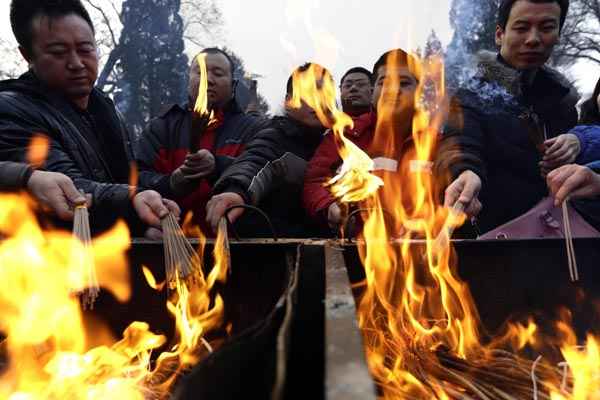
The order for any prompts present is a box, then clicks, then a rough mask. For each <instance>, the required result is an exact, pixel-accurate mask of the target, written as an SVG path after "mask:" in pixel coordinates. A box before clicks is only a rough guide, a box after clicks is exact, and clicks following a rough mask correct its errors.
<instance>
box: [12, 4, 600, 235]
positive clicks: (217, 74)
mask: <svg viewBox="0 0 600 400" xmlns="http://www.w3.org/2000/svg"><path fill="white" fill-rule="evenodd" d="M568 4H569V2H568V1H567V0H503V1H502V2H501V4H500V7H499V10H498V19H497V26H496V36H495V39H496V44H497V46H498V52H496V53H492V52H481V53H479V54H477V56H476V60H475V64H476V67H475V70H476V73H474V74H473V76H472V77H471V78H469V79H468V80H466V81H465V82H461V85H460V86H459V87H458V88H457V90H456V92H455V93H452V101H451V107H450V109H449V111H448V115H447V118H446V120H445V123H444V124H443V129H441V131H440V133H439V135H440V139H439V145H438V148H437V149H436V154H435V159H434V160H433V161H434V164H435V166H436V168H435V170H436V171H444V172H445V176H449V177H450V179H447V182H445V183H444V190H443V193H442V196H443V198H442V199H440V201H443V204H444V205H445V206H448V207H452V206H454V205H455V204H456V203H460V204H461V205H463V206H464V210H465V213H466V214H467V215H468V216H469V217H472V218H468V219H467V221H477V229H478V231H479V232H486V231H489V230H492V229H494V228H496V227H498V226H499V225H502V224H504V223H506V222H508V221H510V220H512V219H514V218H516V217H518V216H519V215H522V214H524V213H525V212H527V211H528V210H529V209H531V208H533V207H534V206H535V205H536V204H537V203H538V202H539V201H540V200H541V199H543V198H544V197H547V196H553V197H554V199H555V204H556V205H560V204H561V203H562V202H564V201H565V200H566V199H572V200H573V204H574V206H575V207H576V208H577V210H578V211H579V212H580V213H581V214H582V215H583V217H584V218H586V219H588V221H589V222H590V223H591V224H592V225H595V226H596V227H599V228H600V206H599V204H600V198H599V196H600V175H598V174H597V173H596V171H599V170H600V111H599V108H600V80H599V82H598V84H597V85H596V88H595V90H594V92H593V96H592V97H591V98H589V99H587V100H586V101H585V102H584V103H583V104H582V106H581V114H579V113H578V110H577V107H576V105H577V104H578V101H579V98H578V95H577V92H576V91H575V90H574V89H573V87H572V85H571V84H570V83H569V82H568V81H567V80H566V79H565V77H564V76H562V75H561V74H560V73H559V72H557V71H555V70H553V69H552V68H550V67H549V66H548V65H547V64H548V60H549V59H550V57H551V55H552V51H553V48H554V46H555V45H556V44H557V42H558V41H559V38H560V35H561V30H562V27H563V25H564V23H565V20H566V18H568ZM10 18H11V25H12V29H13V32H14V35H15V38H16V40H17V42H18V44H19V50H20V52H21V54H22V55H23V58H24V59H25V60H26V61H27V63H28V65H29V69H28V71H27V72H26V73H25V74H23V75H22V76H20V77H19V78H17V79H10V80H5V81H2V82H0V189H2V190H3V191H14V190H26V191H27V192H29V193H30V195H31V196H33V197H34V198H35V199H36V200H37V201H38V202H39V203H40V204H41V205H43V206H44V207H43V209H44V210H45V211H46V212H48V213H49V214H51V215H52V216H53V218H55V219H56V220H57V222H56V223H57V224H58V225H60V224H61V223H62V224H65V225H64V226H68V224H69V221H71V220H72V218H73V211H72V210H73V207H74V206H75V205H77V204H83V203H86V204H87V205H88V207H89V209H90V214H91V217H90V222H91V224H92V228H93V231H94V232H101V231H103V230H105V229H107V228H108V227H110V226H112V225H113V224H114V222H115V221H116V220H117V219H119V218H122V219H124V220H125V221H127V223H128V224H129V226H130V229H131V231H132V234H133V235H135V236H141V235H146V236H148V237H160V226H161V224H160V220H161V218H163V217H164V216H165V215H166V214H167V213H169V212H172V213H174V214H175V215H176V216H178V217H179V216H180V215H183V214H186V213H192V214H193V221H194V222H195V223H196V224H198V225H200V226H201V228H202V230H203V231H204V232H206V233H207V234H208V235H211V234H212V232H214V230H215V228H216V226H217V224H218V222H219V220H220V219H221V218H222V217H223V216H224V215H225V213H227V216H228V218H229V220H230V221H231V222H232V223H233V224H235V226H236V230H237V231H238V233H239V234H241V235H243V236H246V237H258V236H264V235H270V234H271V228H270V227H269V225H268V224H267V223H266V221H264V219H263V216H262V214H261V213H258V212H256V210H255V208H259V209H260V210H262V211H263V213H264V214H266V215H267V216H268V217H269V219H270V221H271V223H272V226H273V228H274V229H275V231H276V232H277V233H278V234H279V235H280V236H287V237H326V236H331V235H335V234H337V232H338V230H339V228H340V226H341V225H342V224H343V223H344V218H345V213H344V212H343V211H342V210H343V206H342V205H341V204H340V203H339V201H338V200H337V199H336V198H335V197H334V196H333V195H332V194H331V192H330V191H329V189H327V188H326V187H325V185H324V183H325V182H327V181H328V180H329V179H331V178H332V177H333V176H334V175H335V174H336V171H338V169H339V167H340V165H341V164H342V159H341V157H340V155H339V152H338V147H337V146H338V145H337V143H336V140H335V137H334V135H333V134H332V133H331V130H330V128H331V126H327V125H328V123H327V121H324V118H319V115H318V113H317V112H316V110H314V109H312V108H311V106H310V105H309V104H307V103H306V102H304V101H302V102H301V104H300V106H299V107H298V106H297V105H295V104H293V102H292V99H293V97H294V90H298V89H297V88H295V85H294V77H296V78H298V77H302V76H303V74H307V73H308V72H309V71H310V73H311V74H313V75H311V78H310V79H314V80H315V81H316V82H315V84H316V86H317V87H322V86H323V85H324V84H325V83H331V82H333V81H334V77H333V76H332V75H331V73H330V72H329V71H328V70H327V69H326V68H324V67H322V66H320V65H318V64H315V63H306V64H304V65H302V66H299V67H298V68H296V70H295V71H293V73H292V75H291V76H290V78H289V79H288V81H287V84H286V83H285V82H282V88H285V95H286V101H285V103H284V110H283V113H282V115H278V116H275V117H272V118H267V117H265V116H260V115H257V114H256V113H255V112H247V110H242V109H241V108H240V106H239V104H238V103H237V101H236V98H235V95H234V93H235V84H236V81H235V79H234V74H233V71H234V64H233V61H232V60H231V58H230V57H229V56H228V55H227V53H226V52H224V51H222V50H220V49H218V48H207V49H205V50H203V51H202V52H201V54H204V55H205V58H204V59H205V63H206V71H207V72H206V80H207V83H208V89H207V93H206V94H207V97H208V105H209V109H210V110H211V111H212V113H213V118H211V119H210V121H208V120H207V119H206V118H205V117H202V116H200V115H198V114H197V113H196V112H194V104H195V102H196V98H197V96H198V92H199V82H200V79H201V76H200V68H199V65H198V63H197V62H196V58H194V59H193V60H192V62H191V65H190V68H189V86H188V93H187V95H188V96H187V97H188V101H187V102H186V103H185V104H175V105H165V106H166V107H165V111H164V112H162V113H161V114H160V115H156V116H155V117H154V118H153V119H152V120H151V121H149V123H148V125H147V127H146V129H145V130H144V131H143V133H142V134H141V135H140V136H139V137H137V138H135V139H134V138H132V137H131V136H130V133H129V132H128V130H127V128H126V123H125V121H123V120H122V117H121V115H120V114H119V112H118V110H117V109H116V107H115V105H114V103H113V102H112V101H111V100H110V98H109V97H107V96H106V95H105V94H104V93H103V92H102V91H100V90H99V89H98V88H96V87H95V82H96V78H97V75H98V55H97V51H96V42H95V39H94V26H93V23H92V20H91V18H90V16H89V14H88V12H87V11H86V9H85V7H84V6H83V5H82V4H81V2H80V0H12V3H11V10H10ZM415 57H416V56H414V55H412V54H409V53H407V52H405V51H403V50H402V49H392V50H390V51H388V52H386V53H385V54H383V55H382V56H381V57H379V58H378V59H377V60H376V61H375V63H374V66H373V68H372V69H367V68H364V67H353V68H350V69H349V70H348V71H347V72H346V73H345V74H344V75H343V76H342V77H341V79H340V81H339V85H338V86H339V89H340V100H341V107H342V109H343V111H344V112H345V113H346V114H347V115H348V116H350V117H351V118H352V120H353V122H354V126H353V128H352V129H348V131H347V132H346V133H345V135H346V137H347V138H348V139H350V140H351V141H352V142H354V143H355V144H356V145H357V146H358V147H359V148H361V149H362V150H364V151H365V152H366V153H367V154H368V155H369V156H370V157H371V158H372V159H373V160H374V165H375V173H377V172H378V171H388V172H390V171H391V172H395V171H396V170H397V169H398V168H399V160H400V159H401V158H402V157H403V156H404V155H405V154H407V152H411V151H412V150H413V147H414V145H413V143H412V129H413V116H414V114H415V109H416V105H415V97H416V96H415V93H416V91H417V88H418V86H419V82H420V80H421V79H422V77H421V75H420V74H421V72H420V71H419V69H418V68H414V65H417V64H418V62H417V60H416V59H415ZM465 68H466V66H465ZM315 72H316V73H315ZM378 129H386V131H385V132H386V133H387V134H388V135H391V138H392V139H393V143H394V146H392V148H390V147H389V146H385V148H383V147H382V146H380V145H379V143H378V141H376V140H374V138H375V137H376V133H377V131H378ZM39 135H42V136H44V137H45V138H47V139H48V142H49V149H48V154H47V157H46V159H45V160H44V162H43V163H42V165H35V166H34V165H31V164H29V161H30V160H28V159H27V154H28V147H29V146H30V143H31V141H32V139H33V138H34V137H36V136H39ZM133 166H135V168H137V169H138V170H139V179H138V180H137V183H136V185H135V186H132V180H131V176H132V174H133V171H132V170H131V169H132V168H134V167H133ZM136 172H138V171H136ZM398 179H402V175H401V174H399V178H398ZM577 199H586V201H582V202H580V203H578V202H577V201H576V200H577ZM398 201H401V199H398ZM247 206H252V207H254V208H252V207H247ZM391 206H393V205H391ZM232 207H234V208H232ZM58 220H61V221H62V222H58ZM467 231H468V229H467Z"/></svg>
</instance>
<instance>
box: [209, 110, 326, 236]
mask: <svg viewBox="0 0 600 400" xmlns="http://www.w3.org/2000/svg"><path fill="white" fill-rule="evenodd" d="M324 132H325V129H324V128H321V129H314V128H309V127H307V126H305V125H302V124H301V123H299V122H298V121H295V120H293V119H291V118H289V117H275V118H274V119H273V120H272V122H271V126H270V127H268V128H265V129H263V130H261V131H260V132H258V133H257V134H256V136H255V137H254V139H253V140H252V141H251V142H250V143H249V144H248V145H247V147H246V150H245V151H244V152H243V153H242V154H241V155H240V156H239V157H238V158H237V159H236V160H235V162H234V163H233V164H232V165H231V166H230V167H229V168H228V169H227V170H226V171H225V172H224V173H223V175H222V176H221V178H220V179H219V180H218V181H217V183H216V184H215V187H214V190H213V193H215V194H218V193H223V192H234V193H238V194H239V195H241V196H242V197H243V198H244V199H245V201H246V204H251V205H254V206H258V207H259V208H261V209H262V210H263V211H265V212H266V213H267V215H268V216H269V217H270V219H271V221H272V222H273V225H274V227H275V230H276V231H277V233H278V234H279V235H281V236H284V237H310V236H313V235H316V234H317V231H316V228H315V227H314V225H313V224H312V223H310V222H309V221H310V219H309V218H308V217H307V216H306V213H305V211H304V208H303V207H302V185H303V182H304V172H305V169H306V166H307V164H308V161H309V160H310V159H311V158H312V156H313V154H314V152H315V150H316V149H317V147H318V145H319V144H320V143H321V140H322V138H323V134H324ZM236 226H237V230H238V232H240V234H241V235H243V236H246V237H251V236H264V235H268V234H269V232H268V229H266V228H265V223H264V222H262V221H261V220H260V218H259V217H258V216H257V215H255V214H253V213H252V212H246V213H245V215H244V217H242V218H241V219H240V221H239V222H238V223H237V224H236Z"/></svg>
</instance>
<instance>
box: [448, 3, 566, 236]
mask: <svg viewBox="0 0 600 400" xmlns="http://www.w3.org/2000/svg"><path fill="white" fill-rule="evenodd" d="M567 10H568V1H565V0H535V1H534V0H504V1H502V3H501V5H500V10H499V18H498V26H497V29H496V43H497V44H498V45H499V46H500V52H499V54H497V55H496V54H492V53H480V54H479V55H478V65H477V71H478V72H477V74H476V75H475V76H474V78H473V79H471V80H470V81H467V82H466V83H465V84H464V85H463V87H461V88H460V90H459V91H458V93H457V96H456V98H457V100H458V103H459V107H458V108H457V109H455V110H452V111H451V115H450V116H451V118H450V120H451V122H450V123H449V124H448V128H447V130H446V132H445V135H444V136H445V137H444V139H443V140H442V143H441V148H440V154H439V159H438V161H439V163H438V165H439V166H440V169H441V170H443V171H447V172H449V173H450V176H451V179H453V182H452V183H451V184H450V185H449V186H448V187H447V189H446V192H445V200H444V203H445V205H446V206H448V207H451V206H453V205H454V204H456V203H457V202H459V203H462V205H463V206H464V207H465V209H466V212H467V214H468V215H470V216H474V215H477V214H479V215H478V217H479V227H480V229H481V231H482V232H486V231H489V230H491V229H493V228H495V227H497V226H499V225H501V224H503V223H505V222H508V221H509V220H511V219H513V218H515V217H517V216H519V215H521V214H523V213H525V212H526V211H527V210H529V209H530V208H532V207H534V206H535V204H536V203H537V202H539V201H540V200H541V199H542V198H543V197H544V196H547V194H548V189H547V186H546V184H545V179H544V175H546V174H547V173H548V172H549V171H551V170H552V169H554V168H556V167H559V166H560V165H558V164H555V163H554V162H553V161H552V157H551V156H550V154H549V150H550V147H551V146H550V144H551V143H552V141H549V139H551V138H553V137H555V136H558V135H560V134H562V133H565V132H567V131H568V130H569V129H570V128H571V127H573V126H574V125H575V124H576V123H577V111H576V109H575V104H576V103H577V95H576V94H575V93H574V90H573V89H572V87H571V86H570V85H569V84H568V82H567V81H566V79H564V77H562V76H561V75H560V74H559V73H558V72H556V71H553V70H551V69H550V68H548V67H546V66H545V63H546V62H547V60H548V59H549V57H550V55H551V53H552V49H553V47H554V45H555V44H556V43H557V42H558V39H559V35H560V30H561V28H562V26H563V24H564V21H565V17H566V14H567ZM555 150H556V149H555V148H551V152H553V153H554V152H555ZM480 201H481V202H480ZM482 206H483V208H482Z"/></svg>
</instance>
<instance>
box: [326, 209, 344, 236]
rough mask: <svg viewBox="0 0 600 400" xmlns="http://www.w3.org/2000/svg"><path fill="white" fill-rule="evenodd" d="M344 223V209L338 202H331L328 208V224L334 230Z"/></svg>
mask: <svg viewBox="0 0 600 400" xmlns="http://www.w3.org/2000/svg"><path fill="white" fill-rule="evenodd" d="M341 223H342V209H341V208H340V206H339V205H338V204H337V203H331V205H330V206H329V208H328V209H327V224H328V225H329V227H330V228H331V229H333V230H336V229H338V228H339V227H340V225H341Z"/></svg>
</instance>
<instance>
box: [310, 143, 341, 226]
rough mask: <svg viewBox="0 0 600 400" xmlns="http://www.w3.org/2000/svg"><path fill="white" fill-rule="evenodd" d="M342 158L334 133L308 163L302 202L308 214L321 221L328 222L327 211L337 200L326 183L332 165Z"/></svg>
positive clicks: (329, 176)
mask: <svg viewBox="0 0 600 400" xmlns="http://www.w3.org/2000/svg"><path fill="white" fill-rule="evenodd" d="M339 159H340V157H339V155H338V152H337V147H336V145H335V140H334V136H333V134H331V133H330V134H328V135H327V136H325V138H324V139H323V142H321V144H320V145H319V147H318V148H317V151H316V152H315V155H314V156H313V158H312V159H311V160H310V162H309V163H308V167H307V169H306V175H305V177H304V188H303V190H302V203H303V205H304V209H305V210H306V212H307V214H308V215H309V216H310V217H311V218H312V219H313V220H315V221H317V222H319V223H322V224H323V223H325V224H326V223H327V221H326V220H324V219H326V218H327V214H326V211H327V209H328V208H329V206H330V205H331V204H332V203H334V202H335V199H334V197H333V196H332V195H331V192H330V191H329V190H328V189H327V188H326V187H325V183H326V182H327V180H328V179H330V178H331V174H332V170H331V169H332V167H333V165H334V164H335V163H336V162H337V161H338V160H339Z"/></svg>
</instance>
